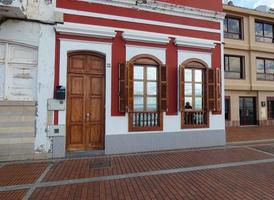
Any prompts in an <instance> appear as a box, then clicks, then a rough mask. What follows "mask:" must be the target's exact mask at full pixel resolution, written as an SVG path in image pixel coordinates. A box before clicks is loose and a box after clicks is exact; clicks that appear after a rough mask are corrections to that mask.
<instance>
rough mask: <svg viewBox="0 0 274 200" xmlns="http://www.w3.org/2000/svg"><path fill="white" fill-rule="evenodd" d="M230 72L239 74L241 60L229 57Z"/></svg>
mask: <svg viewBox="0 0 274 200" xmlns="http://www.w3.org/2000/svg"><path fill="white" fill-rule="evenodd" d="M229 67H230V71H233V72H241V58H240V57H233V56H231V57H229Z"/></svg>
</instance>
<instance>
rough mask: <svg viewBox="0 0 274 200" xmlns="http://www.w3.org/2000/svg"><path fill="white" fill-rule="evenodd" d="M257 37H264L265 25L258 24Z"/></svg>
mask: <svg viewBox="0 0 274 200" xmlns="http://www.w3.org/2000/svg"><path fill="white" fill-rule="evenodd" d="M256 35H258V36H263V24H262V23H258V22H257V23H256Z"/></svg>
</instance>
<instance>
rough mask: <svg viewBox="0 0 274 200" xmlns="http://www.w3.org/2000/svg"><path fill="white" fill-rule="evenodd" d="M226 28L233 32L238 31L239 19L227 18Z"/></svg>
mask: <svg viewBox="0 0 274 200" xmlns="http://www.w3.org/2000/svg"><path fill="white" fill-rule="evenodd" d="M228 29H229V30H230V31H231V32H233V33H239V32H240V21H239V19H231V18H230V19H229V21H228Z"/></svg>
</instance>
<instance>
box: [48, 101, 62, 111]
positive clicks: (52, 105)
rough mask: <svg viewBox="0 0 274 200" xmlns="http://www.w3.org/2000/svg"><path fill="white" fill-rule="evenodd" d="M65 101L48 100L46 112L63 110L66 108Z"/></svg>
mask: <svg viewBox="0 0 274 200" xmlns="http://www.w3.org/2000/svg"><path fill="white" fill-rule="evenodd" d="M65 104H66V101H65V100H58V99H48V110H49V111H54V110H65V108H66V105H65Z"/></svg>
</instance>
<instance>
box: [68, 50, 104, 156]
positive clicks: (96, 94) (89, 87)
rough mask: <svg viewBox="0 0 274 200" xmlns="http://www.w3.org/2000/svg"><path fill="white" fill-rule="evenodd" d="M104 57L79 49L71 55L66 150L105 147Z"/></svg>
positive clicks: (69, 58)
mask: <svg viewBox="0 0 274 200" xmlns="http://www.w3.org/2000/svg"><path fill="white" fill-rule="evenodd" d="M104 113H105V58H104V56H102V55H98V54H93V53H86V52H79V53H71V54H69V55H68V80H67V126H66V128H67V135H66V138H67V139H66V142H67V150H68V151H85V150H99V149H104V130H105V115H104Z"/></svg>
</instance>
